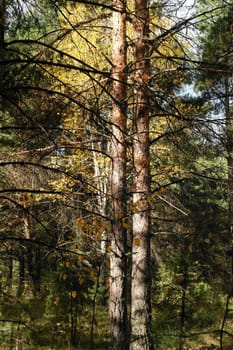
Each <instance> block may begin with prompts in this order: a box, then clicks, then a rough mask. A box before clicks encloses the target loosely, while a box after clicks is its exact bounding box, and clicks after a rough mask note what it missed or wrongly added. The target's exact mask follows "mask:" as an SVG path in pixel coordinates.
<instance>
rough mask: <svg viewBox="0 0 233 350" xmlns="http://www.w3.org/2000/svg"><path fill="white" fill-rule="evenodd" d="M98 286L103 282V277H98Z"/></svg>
mask: <svg viewBox="0 0 233 350" xmlns="http://www.w3.org/2000/svg"><path fill="white" fill-rule="evenodd" d="M98 282H99V283H100V284H102V283H103V282H104V279H103V277H101V276H100V277H99V281H98Z"/></svg>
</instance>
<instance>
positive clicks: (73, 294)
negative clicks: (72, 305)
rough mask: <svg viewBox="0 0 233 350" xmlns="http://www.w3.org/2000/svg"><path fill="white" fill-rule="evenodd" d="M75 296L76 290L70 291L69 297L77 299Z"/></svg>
mask: <svg viewBox="0 0 233 350" xmlns="http://www.w3.org/2000/svg"><path fill="white" fill-rule="evenodd" d="M77 294H78V293H77V290H72V291H71V296H72V298H73V299H75V298H76V297H77Z"/></svg>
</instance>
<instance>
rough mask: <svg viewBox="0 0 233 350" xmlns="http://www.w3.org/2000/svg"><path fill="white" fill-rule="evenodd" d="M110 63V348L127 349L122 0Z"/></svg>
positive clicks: (116, 13)
mask: <svg viewBox="0 0 233 350" xmlns="http://www.w3.org/2000/svg"><path fill="white" fill-rule="evenodd" d="M113 7H114V8H115V9H116V10H117V11H113V18H112V20H113V22H112V24H113V32H112V41H113V49H112V61H113V75H112V77H113V105H112V125H113V126H112V143H111V156H112V175H111V195H112V212H113V219H112V237H111V254H110V284H109V293H110V295H109V316H110V334H111V338H112V348H113V349H117V350H120V349H121V350H127V348H128V332H127V305H126V304H127V303H126V246H127V236H126V232H125V231H126V229H125V228H124V219H125V217H126V143H125V133H126V120H127V117H126V116H127V108H126V80H127V76H126V73H125V67H126V12H125V7H126V0H114V1H113Z"/></svg>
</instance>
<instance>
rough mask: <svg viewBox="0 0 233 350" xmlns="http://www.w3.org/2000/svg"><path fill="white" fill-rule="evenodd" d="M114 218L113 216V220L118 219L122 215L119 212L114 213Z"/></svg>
mask: <svg viewBox="0 0 233 350" xmlns="http://www.w3.org/2000/svg"><path fill="white" fill-rule="evenodd" d="M114 216H115V219H120V218H121V217H122V213H121V212H116V213H115V214H114Z"/></svg>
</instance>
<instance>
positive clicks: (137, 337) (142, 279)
mask: <svg viewBox="0 0 233 350" xmlns="http://www.w3.org/2000/svg"><path fill="white" fill-rule="evenodd" d="M134 28H135V35H136V42H135V62H136V63H135V74H134V86H135V92H134V98H135V100H134V111H133V128H134V130H133V167H134V174H133V208H134V214H133V234H132V275H131V337H130V350H149V349H152V341H151V332H150V319H151V306H150V284H151V276H150V207H149V200H148V199H149V196H150V167H149V165H150V164H149V109H150V108H149V90H148V83H149V59H148V52H149V50H148V42H147V39H148V37H149V11H148V1H147V0H135V20H134Z"/></svg>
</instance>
